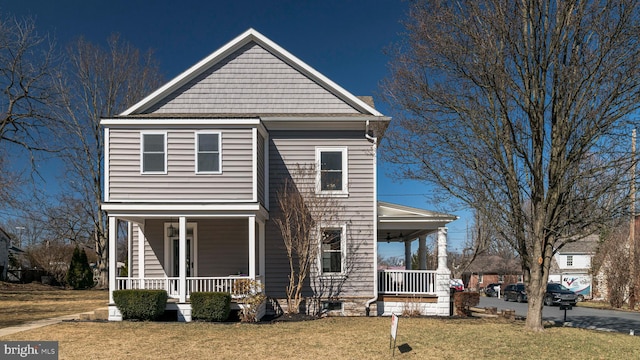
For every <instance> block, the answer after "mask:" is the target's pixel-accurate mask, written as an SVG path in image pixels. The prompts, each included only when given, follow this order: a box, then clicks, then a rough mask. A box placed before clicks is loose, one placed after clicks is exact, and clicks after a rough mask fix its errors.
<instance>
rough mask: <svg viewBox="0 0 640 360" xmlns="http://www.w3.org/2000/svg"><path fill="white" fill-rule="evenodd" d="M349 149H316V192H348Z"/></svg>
mask: <svg viewBox="0 0 640 360" xmlns="http://www.w3.org/2000/svg"><path fill="white" fill-rule="evenodd" d="M347 158H348V157H347V148H346V147H340V148H316V164H317V165H316V167H317V169H316V172H317V174H316V192H317V193H327V194H344V195H346V194H347V193H348V192H347V179H348V176H347V174H348V172H347Z"/></svg>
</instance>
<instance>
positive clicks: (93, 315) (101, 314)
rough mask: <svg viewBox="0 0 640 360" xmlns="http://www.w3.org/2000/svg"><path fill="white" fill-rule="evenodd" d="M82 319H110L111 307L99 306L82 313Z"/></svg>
mask: <svg viewBox="0 0 640 360" xmlns="http://www.w3.org/2000/svg"><path fill="white" fill-rule="evenodd" d="M80 320H87V321H95V320H109V308H106V307H105V308H99V309H95V310H93V311H88V312H85V313H81V314H80Z"/></svg>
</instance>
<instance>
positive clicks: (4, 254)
mask: <svg viewBox="0 0 640 360" xmlns="http://www.w3.org/2000/svg"><path fill="white" fill-rule="evenodd" d="M10 246H11V238H10V237H9V234H7V233H6V232H5V231H4V230H3V229H0V280H2V281H6V280H7V270H8V269H9V247H10Z"/></svg>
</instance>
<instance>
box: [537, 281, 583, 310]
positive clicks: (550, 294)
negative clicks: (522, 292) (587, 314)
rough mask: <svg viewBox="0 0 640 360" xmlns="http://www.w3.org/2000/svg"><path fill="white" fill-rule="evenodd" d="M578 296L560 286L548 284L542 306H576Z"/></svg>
mask: <svg viewBox="0 0 640 360" xmlns="http://www.w3.org/2000/svg"><path fill="white" fill-rule="evenodd" d="M577 302H578V296H577V295H576V293H574V292H573V291H571V290H569V289H567V288H566V287H564V285H562V284H556V283H548V284H547V292H546V294H544V304H545V305H547V306H551V305H554V304H561V303H568V304H571V305H573V306H576V303H577Z"/></svg>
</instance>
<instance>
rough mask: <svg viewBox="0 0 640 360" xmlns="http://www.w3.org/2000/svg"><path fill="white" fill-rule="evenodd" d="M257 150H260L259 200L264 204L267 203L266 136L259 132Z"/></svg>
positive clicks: (258, 169)
mask: <svg viewBox="0 0 640 360" xmlns="http://www.w3.org/2000/svg"><path fill="white" fill-rule="evenodd" d="M257 150H258V159H257V161H258V168H257V171H258V174H257V175H256V176H257V178H258V202H260V203H261V204H262V205H264V204H265V197H264V195H265V194H264V188H265V184H264V181H265V179H264V166H265V164H264V137H263V136H262V135H261V134H260V133H258V146H257Z"/></svg>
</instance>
